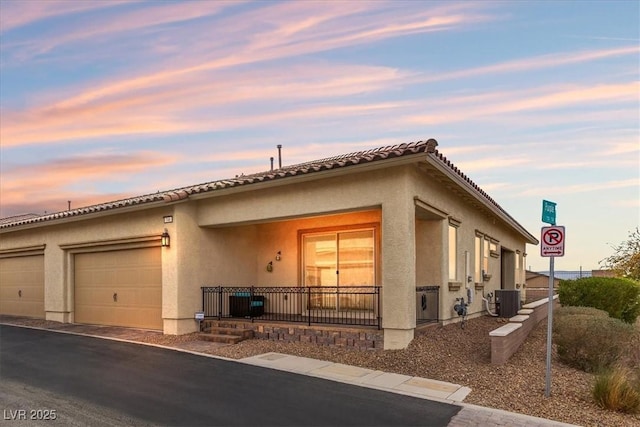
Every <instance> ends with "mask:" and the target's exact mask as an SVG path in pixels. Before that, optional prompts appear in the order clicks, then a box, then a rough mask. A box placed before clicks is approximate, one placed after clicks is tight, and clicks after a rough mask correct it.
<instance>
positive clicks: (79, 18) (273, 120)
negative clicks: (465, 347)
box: [0, 0, 640, 271]
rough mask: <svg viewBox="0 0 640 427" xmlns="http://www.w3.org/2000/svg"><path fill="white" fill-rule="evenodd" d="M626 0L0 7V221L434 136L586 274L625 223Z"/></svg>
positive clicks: (631, 19)
mask: <svg viewBox="0 0 640 427" xmlns="http://www.w3.org/2000/svg"><path fill="white" fill-rule="evenodd" d="M639 4H640V3H639V2H637V1H588V2H587V1H566V2H551V1H538V2H536V1H530V2H525V1H512V2H490V1H482V2H460V3H456V2H435V1H433V2H432V1H409V2H401V1H390V2H384V1H375V2H368V1H344V2H343V1H327V2H313V1H298V2H269V1H259V2H249V1H247V2H241V1H231V2H222V1H193V2H186V1H185V2H169V1H163V2H160V1H154V2H145V1H139V2H128V1H95V2H94V1H54V0H47V1H35V0H28V1H12V0H0V48H1V63H0V142H1V151H0V155H1V164H0V166H1V171H2V176H1V181H0V198H1V199H0V201H1V205H0V217H7V216H12V215H17V214H23V213H37V214H41V213H44V212H45V211H46V212H49V213H51V212H56V211H61V210H65V209H67V201H69V200H70V201H71V205H72V208H73V207H81V206H86V205H90V204H94V203H101V202H107V201H113V200H117V199H121V198H125V197H130V196H136V195H142V194H147V193H152V192H156V191H158V190H168V189H172V188H176V187H181V186H186V185H190V184H197V183H201V182H208V181H213V180H217V179H223V178H230V177H234V176H235V175H238V174H240V173H244V174H248V173H253V172H259V171H264V170H267V169H269V157H271V156H276V157H277V150H276V145H277V144H282V145H283V163H284V164H285V165H290V164H295V163H300V162H305V161H309V160H314V159H320V158H324V157H329V156H333V155H338V154H344V153H349V152H353V151H360V150H364V149H370V148H376V147H379V146H384V145H391V144H397V143H403V142H412V141H418V140H426V139H429V138H435V139H437V140H438V142H439V147H438V149H439V151H440V152H441V153H443V154H444V155H445V156H447V157H448V158H449V159H450V160H451V161H453V162H454V163H455V164H456V166H458V167H459V168H460V169H461V170H462V171H463V172H464V173H466V174H467V175H469V176H470V177H471V179H473V180H474V181H475V182H476V183H477V184H478V185H479V186H480V187H482V189H484V190H485V191H487V192H488V193H489V194H490V195H491V196H492V197H493V198H494V199H495V200H496V201H497V202H498V203H499V204H500V205H501V206H502V207H503V208H505V209H506V210H507V211H508V212H509V213H510V214H511V215H512V216H513V217H514V218H516V220H518V221H519V222H520V223H521V224H522V225H523V226H525V227H526V228H527V229H528V230H529V231H530V232H531V233H532V234H533V235H534V236H538V237H539V235H540V227H542V225H543V224H542V222H541V209H542V200H543V199H547V200H551V201H554V202H556V203H557V210H558V224H560V225H564V226H566V233H567V242H566V249H565V251H566V255H565V256H564V257H563V258H557V259H556V261H555V266H556V269H562V270H578V269H579V268H580V267H582V268H583V269H584V270H591V269H596V268H599V264H598V261H600V260H601V259H603V258H605V257H606V256H608V255H610V254H611V253H612V249H611V244H617V243H620V242H621V241H623V240H626V238H627V235H628V232H630V231H631V230H633V229H635V227H636V226H638V225H639V222H640V219H639V218H640V176H639V174H640V172H639V170H640V125H639V122H640V106H639V104H640V101H639V99H640V83H639V81H640V78H639V77H640V66H639V63H640V47H639V46H640V22H639V20H640V18H639V16H640V6H639ZM527 251H528V257H527V267H531V268H532V269H533V270H535V271H538V270H547V269H548V259H547V258H541V257H540V256H539V248H538V247H534V246H529V247H528V250H527Z"/></svg>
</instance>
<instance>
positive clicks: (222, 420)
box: [0, 325, 460, 426]
mask: <svg viewBox="0 0 640 427" xmlns="http://www.w3.org/2000/svg"><path fill="white" fill-rule="evenodd" d="M21 410H24V411H25V412H24V414H25V415H26V417H27V419H26V420H24V419H23V420H21V421H14V420H15V419H16V418H19V417H20V416H21V415H22V414H23V412H16V411H21ZM38 410H41V412H39V413H38V412H37V411H38ZM46 410H49V411H51V410H55V414H56V419H55V420H49V421H44V420H37V421H38V422H35V421H34V420H30V419H29V417H31V416H36V417H37V416H43V415H45V414H46V412H43V411H46ZM459 410H460V407H459V406H456V405H448V404H444V403H439V402H433V401H429V400H424V399H417V398H413V397H409V396H403V395H398V394H393V393H387V392H383V391H379V390H373V389H368V388H362V387H357V386H352V385H349V384H342V383H337V382H334V381H328V380H323V379H319V378H313V377H306V376H303V375H296V374H291V373H288V372H282V371H276V370H271V369H266V368H261V367H257V366H250V365H244V364H241V363H237V362H230V361H225V360H219V359H212V358H208V357H201V356H197V355H192V354H187V353H180V352H176V351H171V350H165V349H160V348H155V347H149V346H142V345H137V344H129V343H122V342H115V341H108V340H102V339H98V338H89V337H81V336H75V335H67V334H60V333H55V332H49V331H41V330H33V329H25V328H18V327H12V326H4V325H2V326H0V421H2V424H4V423H7V425H12V426H13V425H14V424H13V423H15V425H16V426H18V425H65V426H66V425H83V424H85V425H107V424H111V425H143V424H145V425H180V426H196V425H207V426H214V425H224V426H239V425H242V426H271V425H273V426H358V425H359V426H446V425H447V424H448V423H449V421H450V419H451V418H452V417H453V416H454V415H455V414H456V413H457V412H458V411H459ZM16 414H17V415H16ZM85 420H87V422H86V423H85Z"/></svg>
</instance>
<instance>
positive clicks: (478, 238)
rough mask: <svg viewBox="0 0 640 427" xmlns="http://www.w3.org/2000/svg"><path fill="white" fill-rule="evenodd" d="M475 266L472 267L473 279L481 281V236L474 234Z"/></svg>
mask: <svg viewBox="0 0 640 427" xmlns="http://www.w3.org/2000/svg"><path fill="white" fill-rule="evenodd" d="M475 243H476V244H475V254H474V255H475V257H474V258H475V268H474V273H473V274H474V280H475V281H476V282H477V283H480V282H482V237H481V236H476V241H475Z"/></svg>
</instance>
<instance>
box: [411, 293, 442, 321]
mask: <svg viewBox="0 0 640 427" xmlns="http://www.w3.org/2000/svg"><path fill="white" fill-rule="evenodd" d="M438 295H439V287H438V286H421V287H419V288H416V321H417V322H425V321H436V320H438V304H439V301H438Z"/></svg>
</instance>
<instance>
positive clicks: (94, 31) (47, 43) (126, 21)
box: [4, 1, 233, 61]
mask: <svg viewBox="0 0 640 427" xmlns="http://www.w3.org/2000/svg"><path fill="white" fill-rule="evenodd" d="M24 3H25V4H29V3H31V2H24ZM64 4H65V5H68V4H72V5H73V4H76V3H74V2H66V3H64ZM77 4H78V5H82V4H87V7H85V8H80V7H78V8H70V9H64V8H63V9H62V11H59V12H58V15H67V14H69V13H77V12H85V11H91V10H93V9H95V8H99V7H107V6H108V5H109V4H110V2H77ZM230 4H233V3H231V2H224V1H196V2H187V3H155V4H151V5H149V7H146V8H144V9H138V8H134V9H131V10H128V9H125V10H122V11H120V13H118V14H113V13H103V14H101V15H100V16H96V17H94V18H93V19H91V20H79V21H78V22H77V23H74V21H71V23H70V24H67V25H65V26H64V31H61V29H59V28H55V27H54V29H53V30H50V31H51V34H49V35H48V37H42V36H41V35H39V36H38V37H34V38H33V39H28V40H24V41H22V42H20V43H19V44H18V45H17V46H12V45H11V44H9V45H5V46H4V48H5V50H6V49H11V48H14V47H16V48H17V47H19V51H18V52H17V54H18V55H19V56H20V58H21V60H23V61H24V60H27V59H29V58H32V57H36V56H38V55H42V54H45V53H48V52H50V51H52V50H54V49H57V48H60V47H62V46H66V45H69V44H77V43H81V44H86V45H90V44H94V43H96V39H99V40H101V41H104V40H105V39H113V38H121V37H123V36H126V35H127V34H130V33H143V32H148V31H150V29H152V28H154V27H159V26H163V25H165V26H166V25H169V24H175V23H179V22H182V21H189V20H193V19H197V18H203V17H207V16H212V15H215V14H216V13H218V12H219V11H221V10H223V9H224V8H225V7H227V6H229V5H230ZM90 5H94V6H92V7H89V6H90ZM129 5H131V4H130V3H129ZM112 6H116V4H113V5H112ZM67 11H68V12H67ZM12 16H13V15H12ZM49 16H50V15H46V14H43V15H42V16H40V17H39V18H40V19H46V18H47V17H49ZM147 36H148V35H147ZM16 50H17V49H16Z"/></svg>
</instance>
